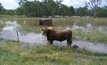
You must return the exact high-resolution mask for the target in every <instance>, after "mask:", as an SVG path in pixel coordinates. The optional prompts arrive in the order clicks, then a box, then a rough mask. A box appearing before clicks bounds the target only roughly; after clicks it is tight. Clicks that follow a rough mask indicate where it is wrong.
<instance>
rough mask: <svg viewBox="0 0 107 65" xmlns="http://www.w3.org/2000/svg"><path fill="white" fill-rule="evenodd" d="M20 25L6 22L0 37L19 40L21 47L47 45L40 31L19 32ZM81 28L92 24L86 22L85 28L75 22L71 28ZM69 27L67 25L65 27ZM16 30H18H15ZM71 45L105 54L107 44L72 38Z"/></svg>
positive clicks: (60, 44) (59, 44)
mask: <svg viewBox="0 0 107 65" xmlns="http://www.w3.org/2000/svg"><path fill="white" fill-rule="evenodd" d="M20 28H21V26H20V25H19V24H17V22H16V21H13V22H10V21H8V22H6V26H5V27H4V28H3V29H2V31H1V32H0V38H2V39H5V40H15V41H17V40H19V41H20V43H21V47H22V48H23V47H24V46H26V45H29V46H30V47H33V46H35V47H36V46H38V45H47V39H46V37H45V36H43V35H42V33H38V34H36V33H33V32H30V33H24V32H20V31H19V29H20ZM78 28H79V29H81V30H85V29H86V28H87V29H86V30H91V28H92V25H91V24H87V25H86V28H84V27H79V26H77V25H76V23H75V24H74V25H73V27H72V29H78ZM104 28H107V27H98V28H97V29H98V30H99V31H103V30H102V29H104ZM67 29H69V27H68V28H67ZM17 31H18V32H17ZM106 32H107V31H106V30H105V33H104V34H107V33H106ZM0 43H4V40H1V42H0ZM53 44H54V45H57V46H67V44H66V41H62V42H59V41H54V42H53ZM73 45H77V46H78V48H79V49H86V50H87V51H91V52H99V53H106V54H107V45H106V44H103V43H93V42H88V41H82V40H79V41H78V40H73V44H72V46H73Z"/></svg>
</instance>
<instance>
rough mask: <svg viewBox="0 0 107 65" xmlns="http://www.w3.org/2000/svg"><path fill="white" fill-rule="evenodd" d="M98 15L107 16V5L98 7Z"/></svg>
mask: <svg viewBox="0 0 107 65" xmlns="http://www.w3.org/2000/svg"><path fill="white" fill-rule="evenodd" d="M97 16H98V17H107V6H106V5H105V6H104V7H98V12H97Z"/></svg>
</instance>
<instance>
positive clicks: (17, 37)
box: [16, 31, 19, 42]
mask: <svg viewBox="0 0 107 65" xmlns="http://www.w3.org/2000/svg"><path fill="white" fill-rule="evenodd" d="M16 33H17V41H18V42H19V34H18V31H16Z"/></svg>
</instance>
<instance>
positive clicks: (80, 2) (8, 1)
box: [0, 0, 107, 9]
mask: <svg viewBox="0 0 107 65" xmlns="http://www.w3.org/2000/svg"><path fill="white" fill-rule="evenodd" d="M19 1H20V0H0V3H1V4H2V6H3V7H4V8H5V9H16V8H17V7H18V6H19V4H18V2H19ZM28 1H33V0H28ZM87 1H88V0H87ZM102 1H103V2H102V4H101V5H100V6H104V5H106V4H107V0H102ZM84 2H85V0H63V2H62V4H65V5H67V6H73V7H74V8H78V7H84V6H85V3H84Z"/></svg>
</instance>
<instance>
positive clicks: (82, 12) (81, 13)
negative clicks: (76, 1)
mask: <svg viewBox="0 0 107 65" xmlns="http://www.w3.org/2000/svg"><path fill="white" fill-rule="evenodd" d="M88 11H89V10H88V8H87V7H86V6H85V7H79V8H78V9H77V10H76V14H77V15H79V16H88V15H89V13H88Z"/></svg>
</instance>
